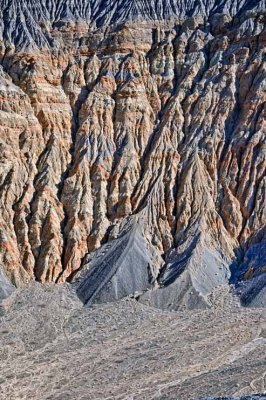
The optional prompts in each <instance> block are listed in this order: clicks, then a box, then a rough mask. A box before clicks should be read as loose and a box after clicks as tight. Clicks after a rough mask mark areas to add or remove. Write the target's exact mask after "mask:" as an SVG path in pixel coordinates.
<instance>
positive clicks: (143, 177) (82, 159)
mask: <svg viewBox="0 0 266 400" xmlns="http://www.w3.org/2000/svg"><path fill="white" fill-rule="evenodd" d="M68 15H69V14H68ZM265 22H266V17H265V13H264V12H263V11H260V10H257V11H256V10H253V12H252V13H248V12H246V13H245V12H243V13H241V14H240V15H238V16H237V17H234V18H233V17H232V16H230V15H229V13H228V15H214V16H211V17H210V19H209V21H207V20H206V18H204V17H201V16H198V17H193V18H184V20H182V21H181V20H180V19H178V20H177V19H176V20H175V19H171V20H164V21H157V22H153V21H149V22H147V21H134V22H130V21H129V22H125V23H123V24H121V25H112V26H110V27H107V26H106V25H104V26H103V27H101V28H98V29H96V28H95V27H93V28H92V27H91V28H89V25H87V23H85V22H84V21H82V20H78V21H76V22H73V20H72V19H71V20H69V18H65V19H61V20H60V23H59V22H57V23H55V24H54V26H49V27H48V28H47V26H48V25H47V24H48V22H47V21H46V22H45V23H44V22H43V24H39V25H38V26H39V29H40V32H41V33H42V35H44V34H45V32H47V29H48V30H49V37H50V38H52V39H51V40H50V39H49V40H50V42H49V43H48V44H47V43H46V44H43V43H42V41H40V43H39V47H38V46H37V44H38V43H37V44H36V40H32V41H31V42H30V43H26V44H27V45H26V46H21V40H20V41H19V43H18V44H17V48H16V41H13V42H12V40H10V38H8V37H5V34H6V35H7V33H8V32H9V31H8V29H7V28H6V30H4V31H3V35H4V39H3V41H2V47H1V65H2V70H1V77H0V80H1V85H0V91H1V96H0V109H1V113H0V123H1V133H0V140H1V153H0V158H1V162H0V180H1V182H0V205H1V215H0V218H1V224H0V269H1V270H2V271H4V272H5V274H6V275H7V277H8V278H9V279H10V280H11V281H12V282H13V283H14V284H15V285H20V284H23V283H24V282H27V281H28V280H31V279H37V280H38V281H41V282H45V281H48V282H51V281H53V282H63V281H65V280H72V279H73V278H74V276H75V275H76V273H77V272H79V271H80V270H81V267H82V266H83V265H86V266H87V267H85V268H84V269H83V271H82V273H81V276H83V277H84V271H88V275H87V276H86V280H85V283H86V282H87V283H86V285H88V286H90V285H91V283H93V285H96V286H97V290H96V291H95V292H94V294H93V296H94V297H97V296H98V297H100V298H105V297H106V296H107V298H109V297H108V296H109V295H108V293H109V294H110V293H114V294H113V297H116V296H118V297H119V296H120V295H119V294H118V293H122V295H126V294H129V293H130V292H132V291H133V292H135V291H138V290H141V291H143V290H145V289H147V288H149V287H153V288H155V290H153V291H152V292H149V293H148V294H145V295H144V297H145V296H146V297H148V298H149V299H148V300H149V302H151V303H152V304H156V305H160V306H162V307H173V308H175V307H178V304H183V303H184V304H188V303H189V304H190V305H191V307H194V306H196V305H199V306H200V304H201V302H203V303H204V304H208V301H210V300H209V297H208V296H209V294H210V292H211V291H212V290H213V288H215V287H217V286H220V285H223V284H224V283H226V282H228V281H229V280H230V276H231V272H232V271H233V275H234V276H235V275H236V276H238V278H239V277H242V276H244V274H245V277H244V278H245V279H249V278H250V277H251V278H253V277H256V276H257V275H259V274H262V275H263V273H265V257H264V258H263V260H262V258H260V260H259V261H258V262H255V261H254V262H252V260H251V261H250V256H249V255H250V254H252V251H255V250H256V249H258V248H259V249H260V250H259V252H261V253H263V249H264V253H265V245H264V244H263V242H264V241H265V221H266V215H265V210H266V207H265V205H266V200H265V192H266V191H265V185H266V179H265V165H266V161H265V160H266V155H265V153H266V152H265V143H266V141H265V128H266V122H265V121H266V105H265V104H266V63H265V56H266V54H265V49H266V46H265V44H266V30H265ZM10 29H11V28H10ZM10 29H9V30H10ZM23 29H25V27H23ZM11 31H12V30H11ZM35 33H36V32H35ZM7 36H8V35H7ZM41 37H42V36H41V35H40V38H41ZM51 41H52V42H53V41H54V43H56V45H53V43H52V44H51ZM14 43H15V44H14ZM125 238H126V239H125ZM128 243H129V244H128ZM256 246H257V247H256ZM132 248H133V249H135V252H133V253H134V254H133V255H132ZM97 249H99V250H97ZM114 249H115V250H114ZM118 249H119V257H115V256H114V254H117V252H118ZM95 250H97V251H96V253H94V251H95ZM129 250H130V251H131V253H130V254H129V253H128V251H129ZM245 253H247V255H246V257H245V258H244V254H245ZM126 257H127V259H128V262H127V263H125V262H123V260H124V258H126ZM245 260H248V261H245ZM134 263H135V265H136V267H135V266H134ZM103 266H106V268H107V269H108V268H109V269H108V271H109V272H108V273H107V272H106V273H105V271H107V270H105V269H103ZM139 266H142V272H137V271H139V268H140V267H139ZM99 267H101V269H99ZM134 268H136V273H137V276H138V279H136V285H135V283H134V284H133V287H132V285H129V286H130V289H128V290H127V289H125V287H128V286H127V282H128V279H130V276H131V277H132V276H134ZM102 269H103V272H102ZM97 271H98V272H97ZM99 271H100V272H99ZM239 271H241V273H240V272H239ZM86 273H87V272H86ZM147 274H148V275H147ZM85 275H86V274H85ZM117 276H118V278H117ZM123 277H127V278H126V279H125V280H126V282H123V279H124V278H123ZM110 279H111V284H110ZM112 279H113V281H112ZM80 280H81V278H80V277H79V280H78V282H80ZM99 280H100V285H99ZM117 282H119V285H118V283H117ZM146 282H148V283H147V284H146ZM78 284H79V283H78ZM86 285H85V288H84V280H83V281H82V282H81V288H79V292H80V293H81V296H83V295H82V293H87V289H86ZM110 285H111V286H110ZM117 285H118V286H119V288H121V287H122V288H123V290H120V289H119V290H116V287H117ZM106 287H107V289H106ZM159 287H163V289H157V288H159ZM105 289H106V290H107V292H106V290H105ZM124 289H125V290H124ZM165 291H166V294H165ZM106 293H107V295H106ZM169 293H170V295H169ZM190 294H191V296H190ZM194 294H195V295H196V297H195V296H194ZM165 296H166V297H167V299H165ZM85 297H86V301H88V300H89V298H88V296H87V295H86V296H85ZM146 300H147V299H146ZM146 300H145V301H146Z"/></svg>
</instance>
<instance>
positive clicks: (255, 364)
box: [0, 283, 266, 400]
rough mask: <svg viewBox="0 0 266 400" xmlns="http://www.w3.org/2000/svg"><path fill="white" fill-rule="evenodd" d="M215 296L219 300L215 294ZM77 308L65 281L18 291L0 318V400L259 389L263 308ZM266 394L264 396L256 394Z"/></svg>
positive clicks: (193, 395)
mask: <svg viewBox="0 0 266 400" xmlns="http://www.w3.org/2000/svg"><path fill="white" fill-rule="evenodd" d="M219 296H220V295H219ZM213 304H214V306H213V308H212V309H210V310H201V311H194V312H192V311H191V312H188V311H184V312H183V311H182V312H169V311H161V310H158V309H154V308H151V307H148V306H146V305H144V304H141V303H139V302H137V301H135V300H134V299H125V300H122V301H120V302H117V303H109V304H105V305H94V306H92V307H83V306H82V304H81V303H80V302H79V300H78V299H77V297H76V296H75V294H74V293H73V292H72V289H71V287H70V286H68V285H62V286H60V285H57V286H55V285H40V284H37V283H35V284H32V285H31V286H30V287H29V288H26V289H24V290H18V291H16V292H15V293H14V294H13V295H12V296H11V297H10V298H9V299H7V300H6V301H5V304H4V310H5V313H4V315H3V316H2V317H1V318H0V398H1V399H5V400H9V399H10V400H16V399H19V400H23V399H27V400H29V399H36V400H42V399H46V400H48V399H49V400H59V399H60V400H67V399H71V400H96V399H98V400H103V399H106V400H107V399H117V400H118V399H120V400H122V399H123V400H124V399H125V400H126V399H127V400H133V399H134V400H145V399H157V400H158V399H160V400H162V399H165V400H171V399H175V400H188V399H197V398H200V397H207V396H208V397H216V396H241V395H248V394H252V393H265V390H266V361H265V347H266V346H265V343H266V323H265V316H266V310H265V309H258V308H253V309H247V308H240V307H239V306H238V304H237V302H235V301H234V299H233V298H230V297H229V298H226V301H223V305H222V306H221V303H219V301H216V302H215V301H213ZM262 398H265V396H262Z"/></svg>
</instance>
